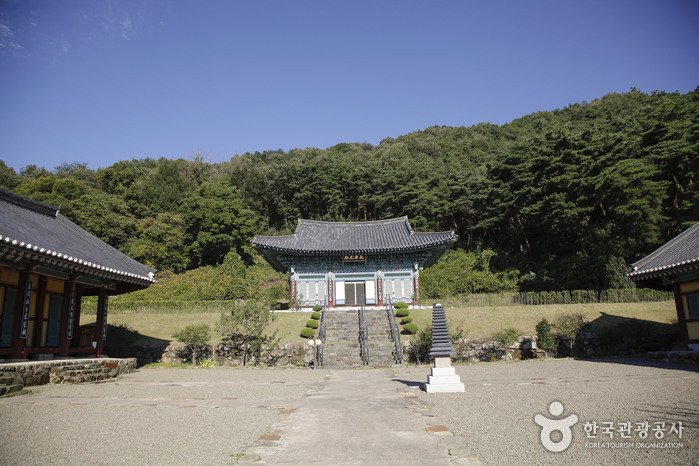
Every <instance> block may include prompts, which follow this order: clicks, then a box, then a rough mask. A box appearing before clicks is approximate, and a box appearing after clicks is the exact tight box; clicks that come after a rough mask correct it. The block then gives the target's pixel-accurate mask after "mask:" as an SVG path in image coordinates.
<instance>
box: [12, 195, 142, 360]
mask: <svg viewBox="0 0 699 466" xmlns="http://www.w3.org/2000/svg"><path fill="white" fill-rule="evenodd" d="M155 272H156V271H155V269H152V268H150V267H148V266H145V265H143V264H141V263H139V262H137V261H135V260H133V259H131V258H130V257H128V256H126V255H125V254H123V253H121V252H119V251H118V250H116V249H114V248H113V247H111V246H109V245H108V244H106V243H105V242H103V241H101V240H100V239H98V238H96V237H95V236H93V235H91V234H90V233H88V232H87V231H85V230H83V229H82V228H80V227H79V226H77V225H76V224H74V223H73V222H71V221H70V220H68V219H67V218H65V217H64V216H63V215H61V214H60V213H59V208H58V207H55V206H50V205H47V204H43V203H41V202H37V201H33V200H31V199H27V198H25V197H22V196H18V195H16V194H13V193H11V192H8V191H5V190H2V189H0V358H3V357H7V356H9V357H10V358H12V359H18V358H27V357H30V356H32V355H39V354H44V355H54V356H69V355H70V356H72V355H76V354H83V353H88V354H89V353H92V354H95V353H97V354H98V355H99V353H101V351H102V345H103V341H104V340H105V339H106V320H107V309H108V307H107V296H110V295H118V294H122V293H128V292H130V291H135V290H140V289H143V288H146V287H148V286H149V285H150V284H151V283H154V282H155V279H154V278H153V276H154V273H155ZM83 296H97V297H98V309H99V311H98V312H97V322H96V325H95V328H94V331H93V332H90V333H89V335H83V334H81V333H80V331H79V330H80V329H79V328H78V326H79V323H80V304H81V298H82V297H83ZM93 338H94V340H93Z"/></svg>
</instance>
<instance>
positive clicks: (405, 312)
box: [396, 308, 410, 317]
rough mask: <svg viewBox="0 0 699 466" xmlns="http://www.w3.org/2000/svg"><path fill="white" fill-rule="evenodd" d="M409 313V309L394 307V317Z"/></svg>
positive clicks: (404, 315) (406, 315)
mask: <svg viewBox="0 0 699 466" xmlns="http://www.w3.org/2000/svg"><path fill="white" fill-rule="evenodd" d="M409 315H410V311H409V310H407V309H403V308H399V309H396V317H408V316H409Z"/></svg>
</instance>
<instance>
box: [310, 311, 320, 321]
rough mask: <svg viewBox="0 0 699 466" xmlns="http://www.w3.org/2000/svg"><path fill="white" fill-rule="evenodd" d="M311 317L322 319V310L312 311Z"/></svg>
mask: <svg viewBox="0 0 699 466" xmlns="http://www.w3.org/2000/svg"><path fill="white" fill-rule="evenodd" d="M311 319H315V320H320V312H312V313H311Z"/></svg>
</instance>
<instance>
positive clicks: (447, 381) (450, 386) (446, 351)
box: [423, 304, 466, 393]
mask: <svg viewBox="0 0 699 466" xmlns="http://www.w3.org/2000/svg"><path fill="white" fill-rule="evenodd" d="M455 353H456V352H455V351H454V347H453V346H452V344H451V335H449V326H448V325H447V313H446V311H445V310H444V306H442V305H441V304H435V305H434V306H432V348H430V356H433V357H434V367H432V371H431V372H430V375H429V376H428V377H427V383H426V384H424V386H423V388H424V390H425V391H426V392H427V393H454V392H465V391H466V388H465V386H464V384H463V383H462V382H461V377H459V376H458V375H456V370H455V369H454V368H453V367H452V366H451V355H452V354H455Z"/></svg>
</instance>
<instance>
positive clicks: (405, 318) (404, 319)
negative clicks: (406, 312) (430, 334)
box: [400, 316, 413, 325]
mask: <svg viewBox="0 0 699 466" xmlns="http://www.w3.org/2000/svg"><path fill="white" fill-rule="evenodd" d="M412 321H413V318H412V317H408V316H405V317H403V319H402V320H401V321H400V323H401V325H405V324H409V323H410V322H412Z"/></svg>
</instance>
